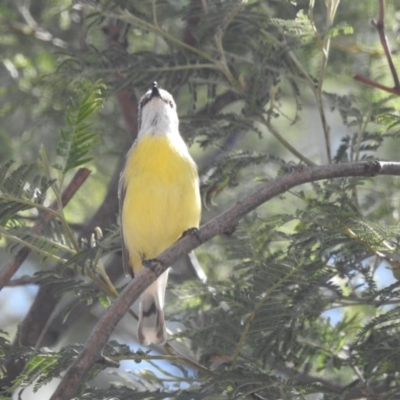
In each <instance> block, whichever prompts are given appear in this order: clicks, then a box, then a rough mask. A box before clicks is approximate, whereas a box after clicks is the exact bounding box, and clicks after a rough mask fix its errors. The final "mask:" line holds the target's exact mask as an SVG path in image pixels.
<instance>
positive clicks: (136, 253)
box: [121, 135, 201, 271]
mask: <svg viewBox="0 0 400 400" xmlns="http://www.w3.org/2000/svg"><path fill="white" fill-rule="evenodd" d="M123 179H124V188H125V198H124V203H123V207H122V215H121V217H122V229H123V234H124V241H125V245H126V247H127V249H128V251H129V259H130V264H131V266H132V267H133V269H134V270H135V271H138V270H139V269H141V268H142V265H141V261H142V260H143V259H151V258H155V257H157V256H158V255H159V254H161V253H162V252H163V251H164V250H165V249H167V248H168V247H169V246H171V245H172V244H173V243H174V242H176V241H177V240H178V239H179V238H180V237H181V236H182V233H183V232H184V231H186V230H187V229H189V228H193V227H198V226H199V222H200V212H201V201H200V194H199V182H198V174H197V168H196V165H195V163H194V161H193V160H192V158H191V157H190V155H189V152H188V150H187V147H186V145H185V143H184V142H183V140H182V139H181V137H174V138H170V137H169V136H167V135H155V136H150V135H144V136H143V137H142V138H140V139H139V140H138V141H137V143H136V144H135V145H134V146H133V147H132V149H131V151H130V153H129V154H128V158H127V164H126V167H125V171H124V178H123Z"/></svg>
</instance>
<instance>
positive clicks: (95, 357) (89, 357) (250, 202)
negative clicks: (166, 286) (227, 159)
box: [51, 161, 400, 400]
mask: <svg viewBox="0 0 400 400" xmlns="http://www.w3.org/2000/svg"><path fill="white" fill-rule="evenodd" d="M375 175H397V176H400V163H388V162H378V161H371V162H357V163H345V164H333V165H325V166H318V167H310V168H298V169H294V170H293V171H292V172H290V173H287V174H285V175H283V176H281V177H279V178H277V179H275V180H273V181H271V182H269V183H267V184H265V185H262V186H261V187H260V188H259V189H258V190H256V191H254V192H253V193H252V194H250V195H249V196H247V197H246V198H244V199H243V200H240V201H238V202H237V203H236V204H235V206H233V207H232V208H230V209H229V210H227V211H226V212H224V213H223V214H221V215H219V216H218V217H216V218H214V219H213V220H212V221H210V222H208V223H206V224H205V225H203V226H202V227H201V229H200V230H199V237H200V238H201V241H202V242H203V243H204V242H206V241H208V240H210V239H211V238H212V237H214V236H216V235H219V234H221V233H223V232H225V231H226V230H227V229H229V228H230V227H231V226H232V225H235V224H237V223H238V221H239V220H240V219H241V218H243V217H244V216H245V215H246V214H248V213H249V212H251V211H252V210H254V209H255V208H257V207H258V206H260V205H261V204H263V203H265V202H266V201H268V200H271V199H272V198H274V197H276V196H278V195H280V194H282V193H285V192H286V191H288V190H289V189H291V188H293V187H296V186H298V185H301V184H303V183H308V182H315V181H318V180H322V179H332V178H340V177H351V176H375ZM197 246H199V241H198V237H194V236H193V235H187V236H186V237H183V238H182V239H181V240H180V241H179V242H178V243H176V244H175V245H173V246H172V247H170V248H169V249H167V250H166V251H165V252H163V253H162V254H161V255H160V256H159V257H158V260H159V263H157V264H156V265H155V267H154V268H152V269H150V268H145V269H144V270H142V271H141V272H140V273H139V274H138V275H137V276H136V277H135V279H133V280H132V281H131V282H130V283H129V285H128V286H127V287H126V288H125V289H124V290H123V291H122V292H121V294H120V296H119V297H118V299H117V300H116V301H114V303H113V304H112V305H111V306H110V308H109V309H108V310H107V311H106V312H105V313H104V315H103V316H102V317H101V318H100V320H99V321H98V323H97V325H96V327H95V328H94V330H93V332H92V334H91V335H90V337H89V339H88V341H87V342H86V344H85V346H84V348H83V350H82V351H81V353H80V354H79V356H78V358H77V359H76V361H75V362H74V363H73V364H72V365H71V366H70V367H69V369H68V370H67V372H66V373H65V375H64V377H63V379H62V381H61V382H60V384H59V386H58V388H57V389H56V391H55V392H54V394H53V396H52V397H51V400H67V399H70V398H71V397H72V396H73V394H74V393H75V391H76V389H77V388H78V386H79V385H80V384H81V382H82V380H83V379H84V378H85V377H86V375H87V374H88V372H89V371H90V369H91V368H92V367H93V366H94V365H95V364H96V363H97V362H99V361H100V360H101V357H102V355H101V352H102V349H103V347H104V345H105V343H106V342H107V340H108V339H109V337H110V335H111V333H112V332H113V330H114V329H115V327H116V326H117V324H118V322H119V321H120V320H121V318H122V317H123V316H124V314H125V313H126V312H127V311H128V309H129V308H130V306H131V304H132V303H133V302H134V301H135V300H137V299H138V298H139V296H140V295H141V294H142V293H143V291H144V290H145V289H146V288H147V287H148V286H149V285H150V284H151V283H153V282H154V281H155V280H156V279H157V276H159V275H160V274H161V273H162V272H163V271H165V270H166V269H167V268H168V266H169V265H171V264H173V263H174V262H175V261H176V260H178V258H180V257H181V256H182V255H184V254H187V253H188V252H189V251H191V250H193V249H194V248H196V247H197Z"/></svg>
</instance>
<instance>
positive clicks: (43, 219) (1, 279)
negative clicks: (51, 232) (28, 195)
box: [0, 168, 91, 290]
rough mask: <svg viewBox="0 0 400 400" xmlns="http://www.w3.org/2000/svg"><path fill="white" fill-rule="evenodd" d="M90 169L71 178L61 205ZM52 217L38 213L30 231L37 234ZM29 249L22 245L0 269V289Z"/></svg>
mask: <svg viewBox="0 0 400 400" xmlns="http://www.w3.org/2000/svg"><path fill="white" fill-rule="evenodd" d="M90 172H91V171H90V170H89V169H87V168H80V169H79V170H78V171H77V172H76V174H75V176H74V177H73V178H72V180H71V182H70V183H69V184H68V186H67V187H66V188H65V189H64V191H63V193H62V196H61V203H62V206H63V207H65V206H66V205H67V204H68V202H69V201H70V200H71V199H72V197H73V196H74V195H75V193H76V192H77V191H78V189H79V188H80V187H81V186H82V185H83V183H84V182H85V181H86V179H87V177H88V176H89V175H90ZM49 209H50V210H53V211H55V210H57V201H54V202H53V203H52V204H51V205H50V207H49ZM53 218H54V213H51V212H47V211H45V212H43V213H41V215H40V219H39V220H38V221H37V222H36V223H35V225H34V226H33V227H32V229H31V233H33V234H34V235H39V234H40V233H41V232H42V230H43V228H44V226H45V225H46V224H47V223H49V222H50V221H51V220H52V219H53ZM29 252H30V249H29V248H28V247H22V248H21V249H20V250H19V251H18V253H17V254H16V255H15V257H14V258H13V259H12V260H11V261H10V262H9V264H7V265H6V266H5V267H4V268H3V269H2V270H1V271H0V290H1V289H3V287H4V286H5V285H6V284H7V282H8V281H9V280H10V279H11V277H12V276H13V275H14V274H15V273H16V272H17V271H18V269H19V267H20V266H21V265H22V263H23V262H24V261H25V259H26V257H27V256H28V254H29Z"/></svg>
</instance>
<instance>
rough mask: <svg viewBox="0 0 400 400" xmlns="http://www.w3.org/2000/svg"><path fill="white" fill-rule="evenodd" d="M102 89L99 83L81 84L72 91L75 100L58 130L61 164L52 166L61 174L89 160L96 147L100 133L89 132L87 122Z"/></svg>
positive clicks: (100, 103) (96, 107)
mask: <svg viewBox="0 0 400 400" xmlns="http://www.w3.org/2000/svg"><path fill="white" fill-rule="evenodd" d="M104 88H105V86H104V85H103V84H102V83H101V82H99V81H98V82H95V83H88V82H87V81H83V83H82V85H81V86H80V87H79V88H78V89H77V90H76V91H77V99H76V100H72V101H71V105H70V106H69V107H68V108H67V115H66V118H67V125H66V127H65V128H63V129H61V132H60V140H59V142H58V146H57V154H58V155H59V156H60V157H61V160H62V161H61V162H60V163H58V164H55V165H54V167H55V168H57V169H58V170H60V171H62V173H63V174H65V173H66V172H67V171H69V170H71V169H73V168H76V167H79V166H80V165H83V164H86V163H88V162H89V161H91V160H92V157H91V156H90V152H91V150H92V149H93V148H94V147H95V146H96V145H97V144H98V143H99V140H98V136H99V135H100V133H101V132H100V131H99V130H96V129H93V128H92V126H93V123H91V122H88V121H87V120H88V118H89V117H90V116H91V115H92V114H93V113H94V112H95V111H97V110H98V108H99V107H101V106H102V104H103V97H102V91H103V90H104Z"/></svg>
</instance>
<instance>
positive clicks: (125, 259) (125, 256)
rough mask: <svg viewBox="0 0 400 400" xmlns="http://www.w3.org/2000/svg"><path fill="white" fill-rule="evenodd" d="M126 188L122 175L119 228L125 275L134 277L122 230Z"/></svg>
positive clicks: (119, 192)
mask: <svg viewBox="0 0 400 400" xmlns="http://www.w3.org/2000/svg"><path fill="white" fill-rule="evenodd" d="M125 193H126V190H125V187H124V173H123V172H122V173H121V176H120V178H119V184H118V199H119V226H120V229H121V242H122V265H123V267H124V272H125V275H130V276H132V278H133V276H134V273H133V269H132V268H131V267H130V266H129V252H128V249H127V247H126V245H125V240H124V230H123V229H122V208H123V206H124V200H125Z"/></svg>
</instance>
